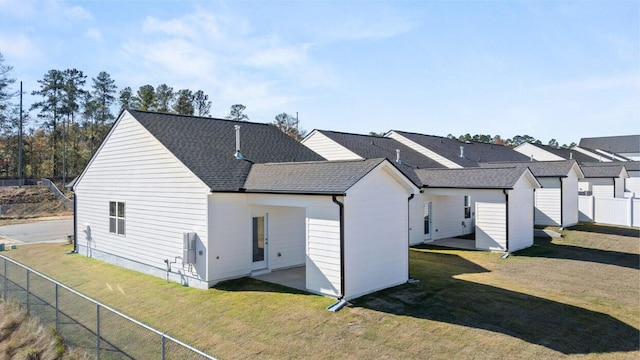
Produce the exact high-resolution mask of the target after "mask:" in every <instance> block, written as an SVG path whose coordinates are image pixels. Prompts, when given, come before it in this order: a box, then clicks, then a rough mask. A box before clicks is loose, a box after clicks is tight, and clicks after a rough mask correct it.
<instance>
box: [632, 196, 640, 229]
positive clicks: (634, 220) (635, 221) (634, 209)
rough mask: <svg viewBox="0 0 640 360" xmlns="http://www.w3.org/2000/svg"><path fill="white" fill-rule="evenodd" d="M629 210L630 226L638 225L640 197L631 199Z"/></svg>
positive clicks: (639, 221)
mask: <svg viewBox="0 0 640 360" xmlns="http://www.w3.org/2000/svg"><path fill="white" fill-rule="evenodd" d="M631 212H632V213H633V218H632V219H631V226H635V227H640V199H632V200H631Z"/></svg>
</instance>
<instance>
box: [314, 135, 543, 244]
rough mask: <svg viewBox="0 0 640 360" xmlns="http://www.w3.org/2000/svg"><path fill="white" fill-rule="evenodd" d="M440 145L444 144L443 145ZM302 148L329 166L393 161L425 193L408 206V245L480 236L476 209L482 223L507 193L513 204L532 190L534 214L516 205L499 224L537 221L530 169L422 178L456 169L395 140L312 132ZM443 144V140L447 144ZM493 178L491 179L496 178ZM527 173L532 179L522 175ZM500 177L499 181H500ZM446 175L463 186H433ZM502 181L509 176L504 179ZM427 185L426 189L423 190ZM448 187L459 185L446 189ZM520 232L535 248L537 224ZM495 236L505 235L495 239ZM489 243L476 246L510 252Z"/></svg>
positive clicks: (466, 171)
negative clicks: (344, 162) (348, 161)
mask: <svg viewBox="0 0 640 360" xmlns="http://www.w3.org/2000/svg"><path fill="white" fill-rule="evenodd" d="M436 142H437V143H438V144H440V141H439V140H437V141H436ZM455 142H456V143H457V144H458V145H456V149H458V148H459V144H460V143H459V142H457V141H455ZM302 143H303V144H304V145H306V146H308V147H309V148H311V149H312V150H314V151H315V152H317V153H318V154H320V155H322V156H323V157H325V158H327V159H329V160H344V159H366V158H372V157H373V158H375V157H386V158H387V159H388V160H390V161H394V162H395V165H396V166H397V167H398V169H399V170H400V171H402V172H403V173H404V174H405V175H406V176H407V177H408V178H410V179H412V180H413V181H414V183H415V184H417V185H418V186H420V187H421V188H422V190H421V194H420V195H419V196H416V197H415V198H413V199H412V200H411V201H410V202H409V206H410V224H409V232H410V241H409V243H410V244H411V245H417V244H421V243H425V242H431V241H434V240H438V239H447V238H452V237H457V236H462V235H468V234H472V233H474V232H476V218H477V216H478V215H477V210H476V208H477V207H478V206H480V207H481V213H482V219H484V218H485V217H484V215H485V214H487V213H488V212H491V211H492V210H487V209H488V208H490V207H491V206H504V204H505V199H506V198H505V191H511V192H514V195H512V198H514V197H515V198H516V199H517V198H518V197H519V196H520V194H521V193H522V192H525V191H526V190H524V188H527V187H528V188H529V190H528V191H530V192H531V193H530V195H531V196H530V197H529V198H527V199H526V200H525V202H524V203H523V204H524V205H526V204H529V202H531V209H528V208H526V207H517V206H515V205H513V204H512V205H511V206H509V207H506V208H505V210H506V211H504V212H494V214H498V216H499V217H501V220H500V221H502V222H503V223H507V218H508V217H510V218H511V219H512V220H513V219H521V218H529V217H530V218H531V219H533V215H532V213H533V203H532V199H533V189H534V188H535V187H536V186H539V185H537V182H536V181H535V179H530V172H529V171H528V170H526V169H515V167H513V166H511V167H512V168H513V169H499V170H496V171H495V172H494V171H493V170H492V169H487V170H480V169H477V168H476V169H472V168H470V169H460V170H459V171H456V172H451V173H449V172H434V173H428V172H427V173H422V175H420V174H419V172H421V171H427V170H423V169H441V170H444V169H447V166H452V167H453V166H454V165H452V164H455V163H454V162H452V161H450V163H449V162H447V161H449V160H447V158H446V157H444V156H441V157H438V156H435V155H434V156H431V157H429V156H426V155H424V154H423V153H421V152H419V151H418V150H416V149H415V147H410V146H407V145H406V144H405V143H403V142H400V141H398V140H396V139H394V138H391V137H380V136H372V135H361V134H352V133H343V132H335V131H326V130H313V131H312V132H311V133H310V134H309V135H307V137H305V139H303V140H302ZM444 143H445V141H444V138H443V144H444ZM451 144H453V142H452V140H450V139H447V141H446V144H444V145H443V146H447V145H451ZM476 145H477V144H476ZM485 145H489V144H485ZM449 147H451V146H449ZM472 149H474V150H475V149H480V150H481V151H473V152H472V153H474V154H475V155H476V156H478V154H481V153H482V154H486V152H487V151H488V152H493V151H495V152H496V153H503V152H504V150H505V149H502V148H491V147H490V146H486V147H484V146H480V145H479V146H475V147H472ZM434 154H436V153H434ZM485 156H486V155H485ZM517 157H518V158H520V159H521V158H522V157H521V155H520V154H517ZM464 161H466V162H465V164H467V163H469V164H476V166H477V163H476V162H475V161H474V160H472V159H465V160H464ZM447 164H448V165H447ZM456 166H460V165H456ZM490 173H493V175H491V174H490ZM525 173H528V174H529V175H523V174H525ZM496 174H500V175H499V176H496ZM445 175H446V176H451V177H459V178H460V179H462V181H463V182H460V181H461V180H460V179H453V180H452V182H451V183H448V184H444V183H437V184H436V183H434V182H435V181H439V180H438V179H440V178H441V177H442V176H445ZM503 175H508V176H505V177H500V176H503ZM432 177H433V178H432ZM506 179H508V181H507V182H504V181H503V180H506ZM509 181H511V182H509ZM425 184H427V185H428V186H426V187H425V186H424V185H425ZM450 184H457V185H455V186H444V185H450ZM532 184H533V185H532ZM434 185H441V186H442V187H439V188H438V187H436V186H434ZM514 189H516V190H514ZM516 193H517V195H516ZM525 198H526V196H525ZM478 203H480V205H478ZM486 204H491V205H486ZM495 204H498V205H495ZM499 204H503V205H499ZM529 214H531V216H529ZM516 232H517V231H515V230H512V235H513V236H512V237H513V239H521V240H522V243H523V244H529V245H530V244H532V243H533V223H531V224H530V226H529V227H528V228H522V229H521V233H519V234H516ZM476 234H477V232H476ZM488 234H492V235H491V236H493V233H485V235H487V236H489V235H488ZM496 236H502V235H498V234H497V233H496ZM524 238H526V240H524ZM488 243H490V241H485V242H482V241H480V242H478V243H477V244H478V248H480V249H489V250H500V251H505V250H506V249H507V247H506V244H504V238H500V239H496V240H492V241H491V243H502V244H503V245H502V246H494V245H492V246H489V245H486V244H488ZM529 245H527V246H529ZM514 248H518V240H513V242H512V249H514Z"/></svg>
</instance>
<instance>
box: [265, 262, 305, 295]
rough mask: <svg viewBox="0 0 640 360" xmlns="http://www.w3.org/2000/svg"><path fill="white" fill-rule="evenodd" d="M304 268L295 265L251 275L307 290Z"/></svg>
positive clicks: (270, 281) (273, 282)
mask: <svg viewBox="0 0 640 360" xmlns="http://www.w3.org/2000/svg"><path fill="white" fill-rule="evenodd" d="M305 270H306V269H305V267H304V266H297V267H293V268H289V269H283V270H275V271H271V272H269V273H266V274H260V275H253V276H252V277H253V278H254V279H258V280H261V281H266V282H269V283H272V284H278V285H282V286H286V287H290V288H294V289H298V290H303V291H308V290H307V288H306V286H305V285H306V276H305Z"/></svg>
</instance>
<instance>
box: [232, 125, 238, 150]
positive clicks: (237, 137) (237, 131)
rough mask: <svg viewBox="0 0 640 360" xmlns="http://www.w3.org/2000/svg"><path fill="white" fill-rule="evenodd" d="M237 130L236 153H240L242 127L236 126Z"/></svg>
mask: <svg viewBox="0 0 640 360" xmlns="http://www.w3.org/2000/svg"><path fill="white" fill-rule="evenodd" d="M233 127H234V129H236V153H239V152H240V125H234V126H233Z"/></svg>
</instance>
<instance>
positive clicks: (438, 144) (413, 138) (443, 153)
mask: <svg viewBox="0 0 640 360" xmlns="http://www.w3.org/2000/svg"><path fill="white" fill-rule="evenodd" d="M385 136H387V137H390V138H392V139H395V140H397V141H398V142H400V143H402V144H404V145H406V146H407V147H409V148H411V149H413V150H415V151H417V152H419V153H420V154H422V155H424V156H426V157H428V158H430V159H432V160H434V161H437V162H438V163H440V164H442V165H444V166H445V167H447V168H449V169H460V168H467V167H478V166H479V164H480V163H483V162H513V161H527V160H529V157H527V156H525V155H523V154H520V153H519V152H516V151H513V149H511V148H510V147H508V146H504V145H498V144H488V143H481V142H472V141H466V142H461V141H458V140H456V139H450V138H445V137H441V136H433V135H425V134H418V133H411V132H406V131H398V130H391V131H389V132H387V133H386V134H385Z"/></svg>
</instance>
